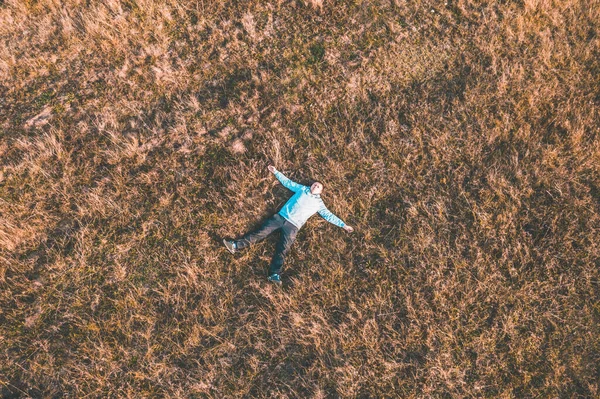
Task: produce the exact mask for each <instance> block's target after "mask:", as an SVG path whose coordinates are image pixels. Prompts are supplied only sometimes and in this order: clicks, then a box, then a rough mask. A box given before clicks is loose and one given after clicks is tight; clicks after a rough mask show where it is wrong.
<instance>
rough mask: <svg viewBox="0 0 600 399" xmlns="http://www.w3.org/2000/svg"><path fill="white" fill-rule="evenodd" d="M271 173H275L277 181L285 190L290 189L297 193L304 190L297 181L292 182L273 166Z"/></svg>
mask: <svg viewBox="0 0 600 399" xmlns="http://www.w3.org/2000/svg"><path fill="white" fill-rule="evenodd" d="M269 171H271V173H273V174H274V175H275V177H276V178H277V180H279V181H280V182H281V184H283V186H284V187H285V188H287V189H290V190H292V191H293V192H295V193H297V192H298V191H300V190H302V188H303V187H304V186H303V185H302V184H298V183H296V182H295V181H292V180H290V179H288V178H287V177H285V175H284V174H283V173H281V172H280V171H278V170H277V169H275V167H274V166H272V165H269Z"/></svg>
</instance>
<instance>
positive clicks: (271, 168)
mask: <svg viewBox="0 0 600 399" xmlns="http://www.w3.org/2000/svg"><path fill="white" fill-rule="evenodd" d="M267 169H269V172H271V173H275V172H277V169H275V166H273V165H269V166H268V167H267Z"/></svg>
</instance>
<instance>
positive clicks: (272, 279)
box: [267, 273, 281, 285]
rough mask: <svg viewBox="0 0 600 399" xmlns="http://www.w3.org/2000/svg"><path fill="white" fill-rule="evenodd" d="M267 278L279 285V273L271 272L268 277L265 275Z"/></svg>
mask: <svg viewBox="0 0 600 399" xmlns="http://www.w3.org/2000/svg"><path fill="white" fill-rule="evenodd" d="M267 280H269V281H271V282H273V283H275V284H277V285H281V277H279V274H277V273H275V274H271V275H270V276H269V277H267Z"/></svg>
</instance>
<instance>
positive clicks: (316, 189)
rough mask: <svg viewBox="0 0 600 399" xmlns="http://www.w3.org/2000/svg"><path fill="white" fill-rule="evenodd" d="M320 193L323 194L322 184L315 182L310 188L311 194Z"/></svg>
mask: <svg viewBox="0 0 600 399" xmlns="http://www.w3.org/2000/svg"><path fill="white" fill-rule="evenodd" d="M322 192H323V184H321V182H318V181H316V182H314V183H313V184H312V185H311V186H310V193H311V194H321V193H322Z"/></svg>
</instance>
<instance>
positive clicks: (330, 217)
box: [317, 205, 352, 231]
mask: <svg viewBox="0 0 600 399" xmlns="http://www.w3.org/2000/svg"><path fill="white" fill-rule="evenodd" d="M317 212H318V213H319V215H321V217H322V218H323V219H325V220H327V221H328V222H329V223H332V224H335V225H336V226H338V227H341V228H343V229H344V230H347V231H352V227H350V226H348V225H347V224H346V223H344V221H343V220H342V219H340V218H339V217H337V216H335V215H334V214H333V213H332V212H331V211H330V210H329V209H327V207H326V206H325V205H322V206H321V209H319V210H318V211H317Z"/></svg>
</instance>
